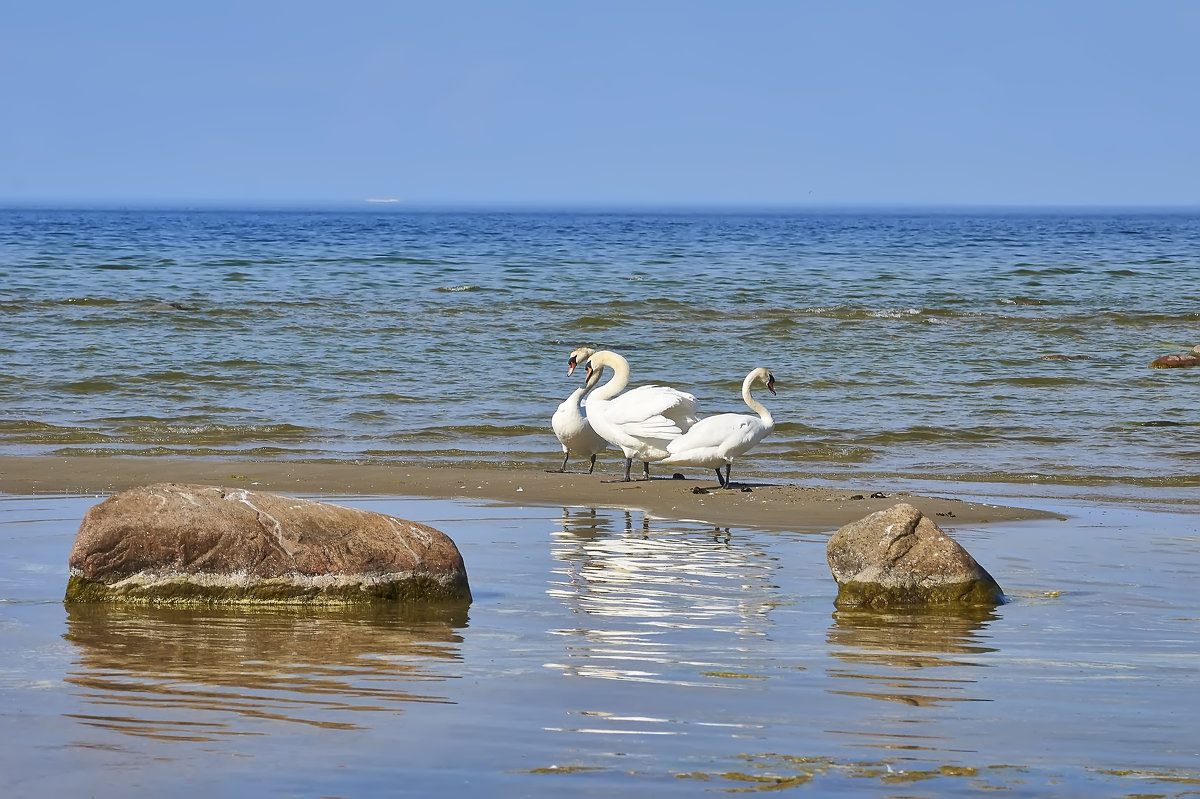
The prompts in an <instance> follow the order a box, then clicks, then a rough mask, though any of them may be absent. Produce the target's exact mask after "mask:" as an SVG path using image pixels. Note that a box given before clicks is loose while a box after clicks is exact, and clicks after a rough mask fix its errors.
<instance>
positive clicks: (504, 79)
mask: <svg viewBox="0 0 1200 799" xmlns="http://www.w3.org/2000/svg"><path fill="white" fill-rule="evenodd" d="M0 74H3V75H4V76H5V78H4V80H3V82H2V83H0V86H2V87H3V88H2V89H0V97H2V98H3V99H2V102H0V114H2V115H3V119H2V123H0V205H4V206H9V207H12V206H38V205H60V204H67V205H77V206H82V205H139V204H143V205H164V204H165V205H179V204H183V205H188V204H218V205H238V204H244V205H261V204H266V205H279V206H290V205H311V204H318V205H319V204H345V203H350V204H356V203H364V202H365V201H366V200H368V199H395V200H397V201H398V202H397V203H396V206H397V207H403V208H409V207H444V206H463V207H544V208H553V207H644V206H706V207H801V208H806V207H843V206H1039V207H1044V206H1119V207H1147V206H1156V207H1162V206H1186V207H1200V2H1196V0H1139V1H1138V2H1133V1H1132V0H1129V1H1127V2H1112V1H1110V0H1003V1H1002V0H944V1H942V2H933V1H931V0H903V2H901V1H900V0H876V1H874V2H872V1H870V0H821V1H820V2H817V1H816V0H811V1H810V0H736V1H735V0H725V1H724V2H714V1H712V0H592V1H591V2H587V1H586V0H503V1H502V2H499V1H495V0H423V1H422V2H418V1H417V0H338V2H332V1H331V0H325V1H324V2H314V1H313V0H276V1H274V2H271V1H268V0H204V1H203V2H201V1H200V0H172V1H171V2H163V1H162V0H152V1H151V0H146V1H133V2H124V1H123V0H107V1H106V2H95V0H37V2H34V1H33V0H24V1H20V0H18V2H12V3H7V4H6V7H5V11H4V22H3V24H2V25H0Z"/></svg>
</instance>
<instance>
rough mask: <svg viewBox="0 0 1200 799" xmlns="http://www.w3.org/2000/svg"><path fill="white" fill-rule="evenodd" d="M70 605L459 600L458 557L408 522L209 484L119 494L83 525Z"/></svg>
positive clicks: (462, 588) (465, 592)
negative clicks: (87, 603)
mask: <svg viewBox="0 0 1200 799" xmlns="http://www.w3.org/2000/svg"><path fill="white" fill-rule="evenodd" d="M70 567H71V577H70V581H69V583H68V585H67V594H66V600H67V601H68V602H101V601H126V602H152V603H169V604H185V603H270V604H308V603H311V604H348V603H359V602H378V601H394V600H404V601H407V600H439V601H440V600H457V601H463V600H467V601H469V600H470V598H471V590H470V587H469V585H468V583H467V573H466V568H465V566H464V565H463V560H462V555H461V554H460V553H459V551H458V548H457V547H456V546H455V545H454V542H453V541H451V540H450V538H449V537H447V536H446V535H445V534H444V533H442V532H440V531H438V530H435V529H433V528H432V527H427V526H425V525H423V524H418V523H416V522H410V521H405V520H403V519H397V518H394V517H391V516H386V515H384V514H381V513H373V512H371V511H365V510H358V509H356V508H346V507H342V506H340V505H332V504H329V503H326V502H315V501H312V500H306V499H296V498H292V497H285V496H281V495H278V494H271V493H267V492H262V491H248V490H245V489H227V488H219V487H217V486H204V485H176V484H166V483H159V484H156V485H150V486H143V487H140V488H133V489H130V490H128V491H122V492H120V493H117V494H114V495H113V496H111V497H109V498H108V499H106V500H105V501H104V502H101V503H100V504H98V505H94V506H93V507H92V508H91V509H90V510H88V512H87V514H86V515H85V516H84V517H83V522H82V524H80V527H79V533H78V534H77V535H76V537H75V545H74V547H73V548H72V549H71V556H70Z"/></svg>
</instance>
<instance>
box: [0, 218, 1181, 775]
mask: <svg viewBox="0 0 1200 799" xmlns="http://www.w3.org/2000/svg"><path fill="white" fill-rule="evenodd" d="M1198 278H1200V216H1198V215H1188V214H1182V213H1180V214H1149V213H1138V214H1133V213H1129V214H1117V213H1086V214H1082V213H1081V214H1069V213H1033V212H1028V213H1019V214H1018V213H938V214H934V213H870V214H868V213H806V214H782V213H779V214H761V215H753V214H697V213H690V214H667V213H658V214H648V213H637V214H634V213H623V214H621V213H587V214H583V213H571V214H568V213H537V214H535V213H465V212H463V213H432V212H430V213H408V212H404V211H398V210H393V209H388V210H383V211H372V212H358V213H351V212H345V211H338V212H335V211H327V212H299V211H293V212H287V213H284V212H268V211H261V210H259V211H239V212H233V211H216V210H205V211H186V212H185V211H177V212H176V211H165V210H156V211H114V210H110V211H66V210H53V211H28V210H25V211H5V212H0V456H4V455H54V456H59V457H60V458H61V457H62V456H68V457H75V458H93V459H94V458H103V457H126V458H147V457H151V456H171V457H204V458H221V459H234V460H237V459H247V460H251V459H253V460H262V459H268V460H279V459H290V460H305V461H336V462H347V463H366V462H370V463H395V464H409V463H428V464H460V465H487V464H492V465H496V466H499V467H501V468H507V469H538V470H540V469H543V468H551V467H557V465H558V464H559V463H560V462H561V451H560V449H559V446H558V443H557V441H556V439H555V438H554V436H553V434H552V433H551V431H550V426H549V420H550V415H551V414H552V412H553V410H554V408H555V406H556V405H557V404H558V403H559V402H560V401H561V400H562V399H563V398H564V397H566V396H567V395H568V394H570V392H571V391H572V390H573V389H574V388H576V387H577V386H578V385H579V380H580V376H579V374H578V373H577V374H576V376H574V377H570V378H569V377H568V376H567V375H566V361H567V356H568V353H569V352H570V351H571V350H572V349H574V348H576V347H578V346H582V345H590V346H593V347H606V348H610V349H614V350H617V351H618V352H620V353H622V354H623V355H625V356H626V357H627V358H628V359H629V361H630V363H631V366H632V371H633V384H635V385H636V384H641V383H650V382H654V383H663V384H670V385H674V386H677V387H679V388H682V389H686V390H688V391H691V392H693V393H694V394H696V396H697V397H698V399H699V403H700V406H701V412H702V414H707V413H717V412H723V411H730V410H739V405H740V404H741V400H740V398H739V388H740V383H741V379H742V377H743V376H744V375H745V374H746V372H748V371H749V370H750V369H751V368H753V367H755V366H768V367H769V368H771V370H772V371H773V373H774V375H775V377H776V379H777V386H776V387H777V390H778V394H777V395H776V396H770V395H765V396H761V397H760V398H761V399H763V400H764V401H765V402H766V404H767V405H768V406H769V407H770V408H771V410H772V411H773V412H774V415H775V418H776V420H777V421H778V426H777V428H776V431H775V434H774V435H773V436H772V437H771V438H768V439H766V440H765V441H764V442H763V443H762V444H761V445H760V446H759V447H758V448H757V449H755V450H754V451H753V452H752V453H750V454H749V455H748V456H747V457H745V458H744V459H742V460H739V461H738V463H737V464H736V467H735V472H734V476H735V479H738V478H743V479H744V478H746V477H751V476H756V477H758V478H761V479H762V480H764V481H766V482H796V483H823V484H832V485H835V486H841V487H848V488H852V489H854V490H862V489H863V488H870V489H877V488H888V487H891V488H905V489H907V488H912V489H915V490H921V491H935V492H941V493H944V494H949V495H953V496H955V497H958V498H963V499H966V500H968V501H976V500H980V499H982V500H983V501H991V500H995V499H997V498H998V499H999V500H1000V501H1002V502H1005V501H1007V503H1008V504H1013V505H1021V506H1024V507H1029V508H1033V509H1037V510H1042V511H1046V512H1047V514H1046V518H1040V519H1036V520H1028V521H1017V522H1005V523H993V524H987V523H981V524H978V525H961V524H955V522H956V520H955V519H954V518H949V517H947V518H942V519H939V524H942V525H945V529H947V531H948V532H950V533H952V534H953V536H954V537H955V539H956V540H958V541H960V542H961V543H962V544H963V545H964V546H965V547H966V548H967V549H968V550H969V551H970V552H971V553H972V554H973V555H974V556H975V557H976V558H977V559H978V560H979V562H980V563H982V564H984V565H985V568H987V569H988V570H989V572H991V573H992V574H993V575H994V576H995V577H996V578H997V580H998V581H999V582H1000V584H1001V586H1002V587H1003V588H1004V590H1005V593H1006V596H1007V598H1008V600H1009V601H1008V602H1007V603H1005V604H1003V605H1000V606H998V607H995V608H981V609H961V608H957V609H946V610H945V612H917V611H896V612H880V613H876V612H866V611H855V610H844V609H843V610H838V609H835V608H834V606H833V597H834V595H835V593H836V586H835V584H834V582H833V580H832V578H831V576H830V573H829V569H828V565H827V563H826V560H825V545H826V542H827V540H828V534H829V532H830V531H823V530H814V529H812V526H811V525H810V524H809V523H807V521H806V520H804V519H797V524H796V526H795V529H790V530H789V529H780V530H776V529H763V528H758V527H755V526H753V525H752V524H746V525H741V526H736V525H735V526H731V527H713V526H712V525H709V524H703V523H700V522H697V521H689V520H687V519H667V518H659V517H655V516H653V515H651V514H649V513H646V512H644V511H642V510H639V509H637V508H628V509H624V508H611V507H598V508H597V507H588V506H587V504H586V501H583V499H584V498H581V502H580V504H579V506H572V507H562V508H558V507H546V506H537V505H532V504H531V505H522V504H519V503H511V504H499V503H484V502H475V501H471V500H467V499H428V498H416V497H400V496H396V497H389V496H370V497H364V496H351V497H329V496H324V495H322V496H321V497H320V498H321V499H325V500H334V501H338V502H341V503H342V504H351V505H354V506H357V507H363V508H366V509H369V510H376V511H381V512H385V513H389V514H394V515H398V516H402V517H404V518H410V519H416V520H420V521H423V522H427V523H429V524H431V525H433V526H434V527H436V528H438V529H440V530H442V531H444V532H446V533H447V534H448V535H450V536H451V538H452V539H453V540H454V541H455V542H456V543H457V545H458V547H459V549H460V551H461V552H462V553H463V556H464V559H465V561H466V564H467V570H468V573H469V576H470V580H471V588H472V593H473V596H474V600H473V602H472V603H471V605H470V606H469V608H462V607H454V608H438V607H415V606H414V607H402V608H395V607H388V608H370V609H363V608H354V609H341V610H330V609H323V610H322V609H301V610H295V609H293V610H286V611H281V610H272V609H256V610H249V609H221V608H155V607H131V606H119V607H118V606H104V605H94V606H89V605H77V604H74V605H65V604H64V603H63V601H62V596H63V591H64V589H65V585H66V581H67V558H68V553H69V550H70V547H71V543H72V541H73V539H74V536H75V532H76V530H77V529H78V527H79V524H80V519H81V518H82V517H83V515H84V513H86V511H87V509H88V508H89V507H90V506H91V505H94V504H95V503H97V502H99V501H100V499H101V498H100V497H90V496H74V495H53V494H38V495H31V496H20V495H0V729H3V730H5V731H6V734H0V794H2V795H4V796H5V797H13V799H25V797H29V798H30V799H33V798H34V797H44V796H59V795H72V796H73V795H88V796H97V797H104V798H105V799H107V797H121V799H130V797H143V796H144V797H158V796H163V795H171V796H178V797H212V796H228V797H238V798H239V799H240V797H281V798H283V797H287V798H289V799H290V798H291V797H304V798H305V799H307V798H308V797H317V796H356V797H358V796H414V797H417V796H430V795H447V796H500V797H510V796H511V797H530V796H534V797H542V796H545V797H558V796H564V795H570V796H576V797H593V796H594V797H608V796H613V795H620V794H629V795H638V796H641V795H655V796H696V795H710V794H713V793H717V794H722V793H733V792H737V793H742V792H749V791H754V792H760V791H771V792H773V793H774V792H786V793H787V794H788V795H794V794H796V793H799V792H805V793H806V794H814V795H822V796H824V795H837V796H870V797H876V796H892V797H931V799H932V798H933V797H938V798H939V799H940V797H946V796H977V795H979V794H980V793H981V792H987V791H993V792H994V791H999V792H1002V793H1003V795H1005V796H1020V797H1038V799H1041V797H1077V796H1148V795H1153V796H1171V797H1184V796H1193V795H1195V793H1196V786H1197V785H1198V784H1200V766H1198V765H1197V764H1200V751H1198V747H1197V742H1198V741H1200V715H1198V714H1197V713H1195V712H1194V705H1195V693H1196V675H1197V674H1198V673H1200V643H1198V642H1200V632H1198V631H1200V596H1198V595H1197V593H1196V591H1195V586H1196V583H1197V580H1198V579H1200V525H1198V524H1197V522H1196V519H1197V518H1198V517H1197V515H1196V510H1197V504H1198V503H1200V500H1198V498H1197V492H1196V487H1197V485H1200V467H1198V464H1200V458H1198V457H1197V456H1198V454H1200V426H1198V423H1197V413H1196V409H1197V407H1198V406H1200V396H1198V393H1200V392H1198V391H1197V386H1198V385H1200V369H1151V368H1150V366H1149V365H1150V363H1151V361H1153V360H1154V359H1155V358H1157V357H1159V356H1161V355H1165V354H1171V353H1179V352H1183V351H1186V350H1188V349H1190V348H1191V346H1193V345H1194V344H1196V343H1197V341H1198V340H1200V329H1198V324H1197V322H1198V321H1200V302H1198V300H1200V279H1198ZM760 394H765V392H760ZM743 407H744V406H743ZM68 462H69V460H68ZM55 463H56V465H58V464H59V461H56V462H55ZM581 466H582V463H577V464H576V468H580V467H581ZM0 468H2V466H0ZM67 468H69V467H67ZM599 468H600V469H601V470H604V471H606V472H608V473H610V475H611V473H614V472H616V471H617V470H618V469H621V468H622V465H621V464H620V463H619V459H618V456H617V454H616V453H608V454H607V455H605V456H602V459H601V464H600V466H599ZM679 471H681V472H688V473H689V474H690V473H692V472H696V473H697V475H698V476H700V475H703V477H704V478H705V479H707V480H708V481H710V484H711V480H712V476H711V474H708V473H705V472H703V471H700V470H688V469H682V468H681V469H679ZM596 479H599V478H596ZM952 525H953V526H952Z"/></svg>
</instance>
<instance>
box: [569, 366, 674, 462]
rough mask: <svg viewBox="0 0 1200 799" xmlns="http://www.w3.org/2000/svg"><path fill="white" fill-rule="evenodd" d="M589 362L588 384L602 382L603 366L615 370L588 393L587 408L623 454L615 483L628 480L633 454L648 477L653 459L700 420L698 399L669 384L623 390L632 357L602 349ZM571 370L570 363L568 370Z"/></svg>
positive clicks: (598, 428) (599, 430) (591, 418)
mask: <svg viewBox="0 0 1200 799" xmlns="http://www.w3.org/2000/svg"><path fill="white" fill-rule="evenodd" d="M586 362H587V382H586V383H585V384H584V386H585V387H586V388H593V387H594V386H595V385H596V384H597V383H598V382H600V377H601V375H602V374H603V373H604V368H605V367H608V368H610V369H612V371H613V376H612V378H611V379H610V380H609V381H608V382H607V383H605V384H604V385H603V386H600V387H599V388H595V389H594V390H593V391H592V393H591V396H589V397H588V401H587V411H588V419H589V421H591V423H592V428H593V429H594V430H595V431H596V432H597V433H599V434H600V435H601V436H602V437H603V438H604V440H605V441H607V442H608V443H610V444H612V445H613V446H614V447H617V448H619V449H620V450H621V452H623V453H624V454H625V476H624V478H622V479H621V480H619V481H617V482H623V483H627V482H629V470H630V468H631V467H632V465H633V459H634V458H638V459H639V460H641V461H642V463H643V466H642V468H643V471H644V475H645V476H644V477H643V478H642V479H643V480H649V479H650V462H651V461H658V460H662V459H663V458H665V457H667V455H668V454H670V453H669V452H668V451H667V444H668V443H669V442H670V441H671V439H674V438H678V437H679V436H680V435H682V434H683V433H684V432H685V431H687V430H688V429H689V428H690V427H691V426H692V425H694V424H696V422H697V417H696V398H695V397H694V396H692V395H691V394H688V393H686V392H683V391H678V390H676V389H673V388H668V387H666V386H639V387H638V388H635V389H633V390H631V391H626V392H625V393H624V394H620V392H621V391H622V389H624V388H625V386H626V385H628V384H629V362H628V361H626V360H625V359H624V358H622V357H621V356H620V355H618V354H617V353H615V352H612V351H611V350H600V351H599V352H595V353H592V354H591V355H589V356H588V357H587V358H586ZM576 363H578V360H577V359H576ZM573 368H574V367H573V366H571V365H570V363H568V371H570V370H571V369H573ZM618 394H620V396H617V395H618Z"/></svg>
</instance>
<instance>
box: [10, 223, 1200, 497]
mask: <svg viewBox="0 0 1200 799" xmlns="http://www.w3.org/2000/svg"><path fill="white" fill-rule="evenodd" d="M1197 274H1200V216H1197V215H1196V214H1191V215H1187V214H1147V213H1128V214H1098V213H1093V214H1069V213H1043V214H1038V213H1017V214H983V213H976V214H970V213H958V214H911V213H910V214H902V213H897V214H861V213H858V214H856V213H841V214H834V213H829V214H819V213H813V214H774V215H750V214H740V215H739V214H726V215H720V214H691V215H687V214H679V215H672V214H570V213H546V214H486V213H461V214H434V213H429V214H420V213H391V212H386V213H334V212H330V213H316V212H314V213H273V212H268V211H260V212H217V211H209V212H186V211H180V212H170V211H128V212H117V211H109V212H103V211H78V212H72V211H0V408H2V409H3V410H2V411H0V454H47V453H53V454H71V455H111V454H124V455H172V456H180V455H182V456H189V455H201V456H213V457H229V456H233V457H251V458H301V459H334V460H349V461H354V460H359V461H384V462H386V461H413V460H416V461H423V462H452V463H462V464H478V463H496V462H501V461H502V462H508V463H511V464H520V465H538V466H543V465H547V464H553V463H555V462H556V460H557V458H558V457H561V456H560V454H559V448H558V443H557V441H556V440H555V439H554V437H553V435H552V434H551V433H550V430H549V418H550V415H551V413H552V412H553V409H554V407H555V406H556V405H557V404H558V402H560V401H561V400H562V399H563V398H565V397H566V396H567V395H569V394H570V392H571V391H572V390H573V389H574V388H575V387H576V386H577V385H578V383H577V381H576V380H574V379H568V378H567V377H566V375H565V371H566V370H565V360H566V356H567V353H568V352H569V351H570V350H571V349H573V348H574V347H576V346H580V345H581V344H589V345H595V346H603V347H608V348H612V349H615V350H617V351H619V352H622V353H623V354H625V355H626V356H627V357H628V358H629V359H630V361H631V363H632V366H633V383H634V384H635V385H636V384H641V383H650V382H659V383H668V384H671V385H676V386H679V387H681V388H685V389H687V390H689V391H692V392H694V393H695V394H696V395H697V396H698V398H699V400H700V407H701V412H702V414H710V413H717V412H722V411H730V410H742V409H744V406H743V405H742V403H741V401H740V399H739V397H738V390H739V384H740V381H741V378H742V377H743V376H744V375H745V374H746V372H748V371H749V370H750V369H751V368H752V367H754V366H759V365H766V366H769V367H770V368H771V369H772V370H773V371H774V374H775V376H776V378H777V380H778V383H779V385H778V388H779V393H778V395H777V396H775V397H770V398H768V399H769V401H768V405H769V407H771V409H772V410H773V411H774V413H775V418H776V420H777V422H778V427H777V429H776V432H775V434H774V435H773V436H772V437H771V438H769V439H767V440H766V441H765V442H763V443H762V444H761V445H760V446H759V447H758V448H757V449H756V450H755V451H754V452H753V453H751V454H750V455H749V456H748V457H746V458H744V459H743V460H742V461H740V462H739V464H738V466H737V469H738V471H739V472H740V473H742V474H744V475H762V476H773V475H780V474H787V475H788V476H796V477H812V478H820V479H834V480H844V479H846V478H847V477H853V478H855V479H857V478H863V477H869V478H879V479H892V478H895V479H920V480H944V481H954V482H959V481H964V480H970V481H979V482H985V483H1009V484H1016V485H1021V486H1037V485H1044V484H1071V485H1079V486H1096V485H1105V486H1107V485H1115V486H1117V487H1118V489H1117V490H1118V492H1119V491H1122V490H1124V489H1125V488H1127V487H1128V488H1130V489H1132V490H1134V491H1135V492H1136V491H1138V490H1141V489H1158V488H1160V487H1164V486H1166V487H1175V488H1194V487H1196V486H1197V485H1200V472H1198V470H1197V469H1196V465H1195V464H1196V463H1197V462H1198V460H1197V454H1198V453H1200V421H1198V420H1197V419H1196V415H1195V408H1196V406H1197V399H1198V396H1197V379H1198V378H1200V369H1192V370H1181V369H1169V370H1152V369H1149V368H1148V364H1149V363H1150V362H1151V361H1152V360H1153V359H1154V358H1156V357H1158V356H1160V355H1164V354H1168V353H1173V352H1181V351H1184V350H1186V349H1188V348H1189V347H1191V346H1192V345H1193V344H1195V343H1197V342H1196V339H1195V336H1196V328H1197V322H1198V321H1200V310H1198V309H1200V281H1197V280H1196V275H1197ZM1047 356H1064V357H1065V358H1082V360H1068V359H1052V360H1047V359H1046V357H1047ZM603 464H604V468H608V469H613V468H616V458H615V457H614V456H613V455H611V454H610V455H608V456H607V457H605V458H604V459H603Z"/></svg>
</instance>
